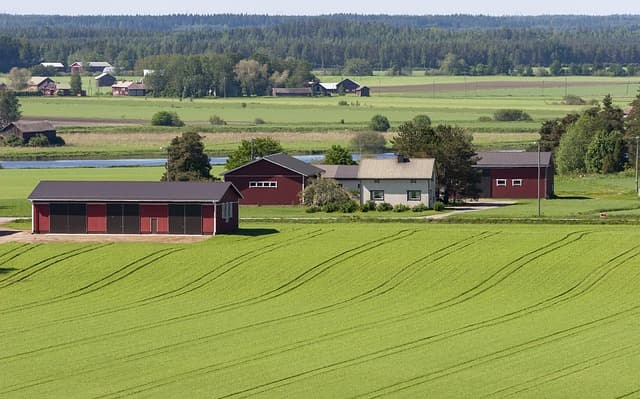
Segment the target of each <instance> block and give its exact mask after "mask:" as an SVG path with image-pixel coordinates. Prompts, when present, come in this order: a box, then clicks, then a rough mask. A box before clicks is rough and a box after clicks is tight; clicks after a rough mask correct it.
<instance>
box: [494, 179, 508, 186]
mask: <svg viewBox="0 0 640 399" xmlns="http://www.w3.org/2000/svg"><path fill="white" fill-rule="evenodd" d="M496 186H497V187H507V179H496Z"/></svg>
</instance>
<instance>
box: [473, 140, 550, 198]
mask: <svg viewBox="0 0 640 399" xmlns="http://www.w3.org/2000/svg"><path fill="white" fill-rule="evenodd" d="M478 157H479V158H480V159H479V161H478V163H477V164H476V165H475V168H477V169H479V170H480V171H481V174H482V177H481V181H480V197H483V198H537V196H538V153H537V152H522V151H520V152H516V151H494V152H479V153H478ZM553 176H554V164H553V157H552V154H551V153H550V152H541V153H540V197H541V198H551V197H553V190H554V180H553Z"/></svg>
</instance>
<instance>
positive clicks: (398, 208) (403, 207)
mask: <svg viewBox="0 0 640 399" xmlns="http://www.w3.org/2000/svg"><path fill="white" fill-rule="evenodd" d="M408 210H409V207H408V206H406V205H405V204H398V205H396V206H394V207H393V211H394V212H406V211H408Z"/></svg>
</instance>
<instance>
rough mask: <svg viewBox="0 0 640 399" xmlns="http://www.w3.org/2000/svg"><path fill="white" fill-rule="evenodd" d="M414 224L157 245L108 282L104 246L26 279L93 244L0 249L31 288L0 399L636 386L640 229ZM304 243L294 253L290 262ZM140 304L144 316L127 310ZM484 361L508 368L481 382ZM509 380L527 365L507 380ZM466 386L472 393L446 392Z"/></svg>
mask: <svg viewBox="0 0 640 399" xmlns="http://www.w3.org/2000/svg"><path fill="white" fill-rule="evenodd" d="M407 227H408V226H406V225H404V226H402V225H394V224H383V225H377V224H376V225H321V226H319V225H282V226H278V228H277V229H276V231H277V232H275V233H274V234H267V235H264V236H257V237H238V236H235V237H234V236H230V237H216V238H214V239H212V240H209V241H206V242H203V243H198V244H194V245H191V246H190V245H180V246H176V245H147V246H144V247H140V249H139V250H137V251H135V253H132V254H131V255H130V256H128V257H127V259H123V260H122V261H121V262H118V261H117V260H116V259H117V257H114V258H113V259H112V260H111V262H112V263H113V264H114V265H113V266H112V267H110V268H109V269H108V270H104V271H100V270H99V269H98V268H94V267H92V268H90V269H89V270H86V269H85V268H83V267H82V262H81V260H82V258H83V256H84V257H89V256H90V254H91V253H87V254H86V255H82V254H80V255H78V256H77V257H70V258H68V259H64V256H63V257H61V258H60V259H59V261H58V262H57V263H55V266H51V267H48V268H47V269H46V273H44V272H43V273H35V274H34V275H32V276H31V277H29V278H25V279H20V276H24V275H25V273H29V270H32V271H33V270H37V268H38V267H40V266H43V265H46V264H48V263H47V262H49V261H46V262H45V259H47V258H50V257H51V256H50V255H47V254H48V253H51V252H52V251H53V249H55V248H65V250H64V251H60V252H68V253H69V255H71V254H73V253H74V252H73V251H74V250H76V251H77V250H80V249H82V248H87V247H88V248H91V247H93V246H79V245H66V244H58V243H56V244H44V245H40V246H39V247H37V248H36V249H35V250H30V251H27V252H24V253H23V254H22V255H19V256H17V257H15V258H13V259H12V260H10V261H3V259H8V258H11V256H12V255H11V254H16V253H18V252H20V251H23V250H24V248H27V246H24V245H16V244H4V245H0V262H2V263H0V267H1V268H5V269H7V270H8V271H5V272H3V273H6V274H5V275H0V277H1V278H4V279H7V280H6V281H7V282H9V281H15V280H17V279H19V281H17V282H15V283H14V284H12V285H11V286H9V287H6V288H5V289H0V305H1V304H5V303H9V304H11V306H9V307H7V306H2V308H3V309H2V311H3V312H4V313H1V314H0V318H2V319H4V320H6V321H7V322H8V324H6V325H4V326H3V333H4V334H3V340H5V342H6V345H5V347H6V348H7V349H9V351H8V352H5V353H4V355H3V356H0V358H1V359H0V371H1V372H4V373H7V372H9V370H11V373H12V375H13V376H14V378H12V380H11V381H5V382H0V393H2V394H3V395H7V397H33V396H42V395H46V396H48V397H83V398H84V397H94V398H114V397H174V396H175V395H178V394H180V393H182V394H184V393H185V392H189V395H190V396H195V397H246V396H254V395H257V396H260V397H284V396H307V397H308V396H318V395H320V396H333V397H335V396H341V397H378V396H387V395H392V396H414V397H415V396H416V395H417V396H422V395H424V394H426V393H429V394H430V395H429V396H437V397H446V396H451V397H456V396H457V397H460V396H463V395H464V394H467V396H468V395H469V393H470V392H471V396H476V397H479V396H482V395H487V396H489V397H502V396H509V395H511V394H525V395H531V396H532V397H540V396H545V395H546V396H548V395H549V393H550V392H555V389H557V387H558V386H557V384H562V382H563V381H566V380H569V379H571V378H577V376H582V377H584V376H589V379H588V381H589V383H588V384H584V386H582V387H574V388H573V389H578V390H580V392H583V393H584V392H586V393H589V392H591V396H594V397H595V396H598V395H597V393H600V394H602V393H603V392H610V391H609V390H606V391H603V389H607V388H608V387H609V386H608V385H606V384H605V380H600V379H598V378H597V377H598V376H599V375H600V374H601V373H603V372H604V371H603V370H602V368H601V365H603V364H605V365H607V366H608V367H614V368H615V370H616V372H617V373H618V375H619V379H621V378H623V377H624V378H625V379H624V380H619V381H618V386H617V387H616V391H615V394H616V395H624V394H627V393H629V392H633V391H634V390H636V389H637V384H636V386H634V381H635V382H636V383H637V382H638V381H637V379H636V380H633V379H631V378H630V377H628V372H626V371H625V370H627V368H628V367H629V364H628V362H631V364H636V365H637V362H638V361H640V359H638V344H637V343H636V341H635V339H634V338H633V337H635V336H637V333H638V331H637V325H636V324H634V322H633V320H636V318H637V317H638V314H639V313H640V312H639V311H640V300H638V299H637V297H636V296H635V295H634V290H633V288H632V287H633V286H634V284H637V283H639V282H640V270H639V269H638V267H637V266H638V265H639V264H640V262H639V261H638V257H639V256H640V245H637V244H635V243H633V241H634V235H633V234H630V233H631V231H630V230H629V229H627V228H624V227H607V226H590V227H589V228H588V229H585V228H580V226H575V227H571V226H510V225H499V226H488V225H468V226H459V225H425V226H411V228H409V229H408V228H407ZM296 238H299V240H298V241H296ZM254 240H256V241H254ZM280 241H282V244H283V245H280ZM286 241H290V245H284V244H285V242H286ZM5 247H8V248H9V249H5ZM487 247H493V250H492V256H487V253H486V252H487ZM118 248H125V246H122V245H121V244H111V245H110V246H105V247H100V248H98V249H99V251H100V255H101V256H102V257H104V256H105V254H106V253H110V252H112V251H113V252H114V253H117V250H118ZM131 248H133V247H131ZM260 248H264V249H265V253H264V254H261V253H260V252H259V249H260ZM292 249H295V250H296V251H297V252H298V253H299V256H294V257H290V255H288V256H287V255H285V254H287V253H288V252H289V251H291V250H292ZM175 250H179V252H177V253H175V255H173V256H172V255H168V256H166V257H163V256H162V255H163V254H165V253H173V252H172V251H175ZM245 254H248V255H245ZM576 254H582V255H583V256H584V258H578V257H576V256H575V255H576ZM194 255H195V257H194ZM198 259H200V260H201V261H198ZM207 259H209V260H214V261H213V262H211V261H206V260H207ZM215 259H219V260H215ZM568 260H569V263H567V261H568ZM571 260H573V261H571ZM74 262H75V263H74ZM146 263H148V265H145V264H146ZM171 264H176V265H182V264H185V265H186V264H189V265H190V268H192V269H193V270H186V269H185V270H184V271H183V272H182V274H186V276H184V277H182V278H180V279H178V280H175V282H172V280H173V279H174V277H172V276H173V275H172V274H165V273H164V271H165V270H170V269H169V268H170V267H171ZM34 265H38V266H34ZM67 265H68V266H67ZM143 265H144V266H143ZM179 267H182V266H179ZM25 269H26V270H27V271H23V272H22V273H20V272H21V271H22V270H25ZM174 269H175V267H174ZM89 272H90V273H89ZM18 273H20V274H18ZM69 273H83V275H82V281H80V282H78V283H74V284H68V285H67V286H66V287H68V288H65V289H64V290H61V289H58V290H48V291H46V292H44V293H43V295H40V296H36V297H35V298H34V299H33V300H29V298H28V297H27V298H24V300H22V301H20V300H17V299H15V298H14V297H19V296H20V295H24V294H27V293H30V292H37V290H38V289H39V287H41V286H42V287H44V286H45V285H56V284H60V283H61V282H62V281H63V280H64V279H68V278H69ZM175 273H176V275H179V274H180V272H175ZM12 275H17V276H18V277H13V278H11V276H12ZM92 276H93V278H92ZM154 276H155V277H154ZM142 282H145V283H144V285H140V284H141V283H142ZM103 285H105V286H104V287H103ZM195 287H197V289H195V290H194V291H190V289H191V288H195ZM103 288H104V289H103ZM138 290H140V292H136V291H138ZM82 293H84V295H82V296H79V297H74V295H76V294H82ZM7 296H10V297H9V298H8V299H9V300H8V301H4V300H3V298H6V297H7ZM47 300H51V302H50V303H47V302H46V301H47ZM80 301H82V302H83V305H82V306H79V304H80ZM140 301H142V302H140ZM132 304H143V307H135V308H132V309H125V308H126V307H127V306H130V305H132ZM596 304H597V306H596ZM92 309H95V310H96V311H97V312H98V313H96V314H93V315H92ZM109 309H110V310H113V311H114V312H112V313H111V312H109V313H104V314H102V313H100V312H101V311H105V310H109ZM7 312H8V313H7ZM78 315H80V316H82V318H80V319H76V320H73V321H69V322H63V323H59V322H58V321H59V320H64V319H65V318H74V317H77V316H78ZM9 316H10V318H9ZM3 324H4V323H3ZM34 327H37V328H34ZM20 331H24V333H19V332H20ZM613 337H615V339H612V338H613ZM559 348H562V349H561V350H558V349H559ZM578 348H580V349H578ZM555 352H558V354H556V353H555ZM523 358H528V359H530V362H529V363H527V364H521V362H522V361H523V360H522V359H523ZM62 359H67V362H64V363H68V365H66V366H64V367H63V365H62V364H61V363H60V361H61V360H62ZM540 359H544V361H542V360H540ZM167 362H169V363H170V364H171V367H166V365H167V364H169V363H167ZM34 364H37V365H38V366H37V367H36V368H34V367H33V365H34ZM488 367H491V368H492V369H495V370H496V371H495V375H491V374H490V378H488V380H487V381H486V384H485V385H486V386H485V385H483V386H479V385H477V384H476V383H477V381H476V379H478V378H481V377H482V376H485V375H486V372H487V370H488ZM622 367H623V368H622ZM621 368H622V369H621ZM382 370H385V371H386V373H384V374H381V373H380V372H381V371H382ZM509 370H520V372H519V373H513V374H508V375H509V378H505V379H504V381H502V380H500V379H499V378H498V377H499V376H500V375H502V374H504V373H508V371H509ZM501 373H502V374H501ZM373 376H376V377H375V378H371V377H373ZM460 378H463V380H462V381H466V382H467V383H468V384H460V383H458V384H454V385H451V382H453V381H458V382H460V381H461V380H460ZM107 381H108V382H107ZM330 381H333V383H331V382H330ZM69 386H73V387H74V392H73V393H72V394H70V392H69V390H68V389H67V388H66V387H69ZM465 386H466V388H465ZM562 387H563V389H565V388H567V386H565V385H562ZM465 389H471V391H465ZM549 389H553V391H549ZM567 389H568V388H567ZM598 389H600V391H598ZM45 393H46V394H45ZM582 396H585V395H582ZM586 396H590V395H586ZM600 396H601V395H600Z"/></svg>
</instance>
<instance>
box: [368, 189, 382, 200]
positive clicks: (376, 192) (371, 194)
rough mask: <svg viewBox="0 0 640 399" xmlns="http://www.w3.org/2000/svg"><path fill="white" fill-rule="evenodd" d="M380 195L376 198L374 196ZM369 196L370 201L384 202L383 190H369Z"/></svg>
mask: <svg viewBox="0 0 640 399" xmlns="http://www.w3.org/2000/svg"><path fill="white" fill-rule="evenodd" d="M379 193H382V195H381V196H380V197H378V196H376V194H379ZM369 196H370V198H371V201H384V190H371V191H369Z"/></svg>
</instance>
